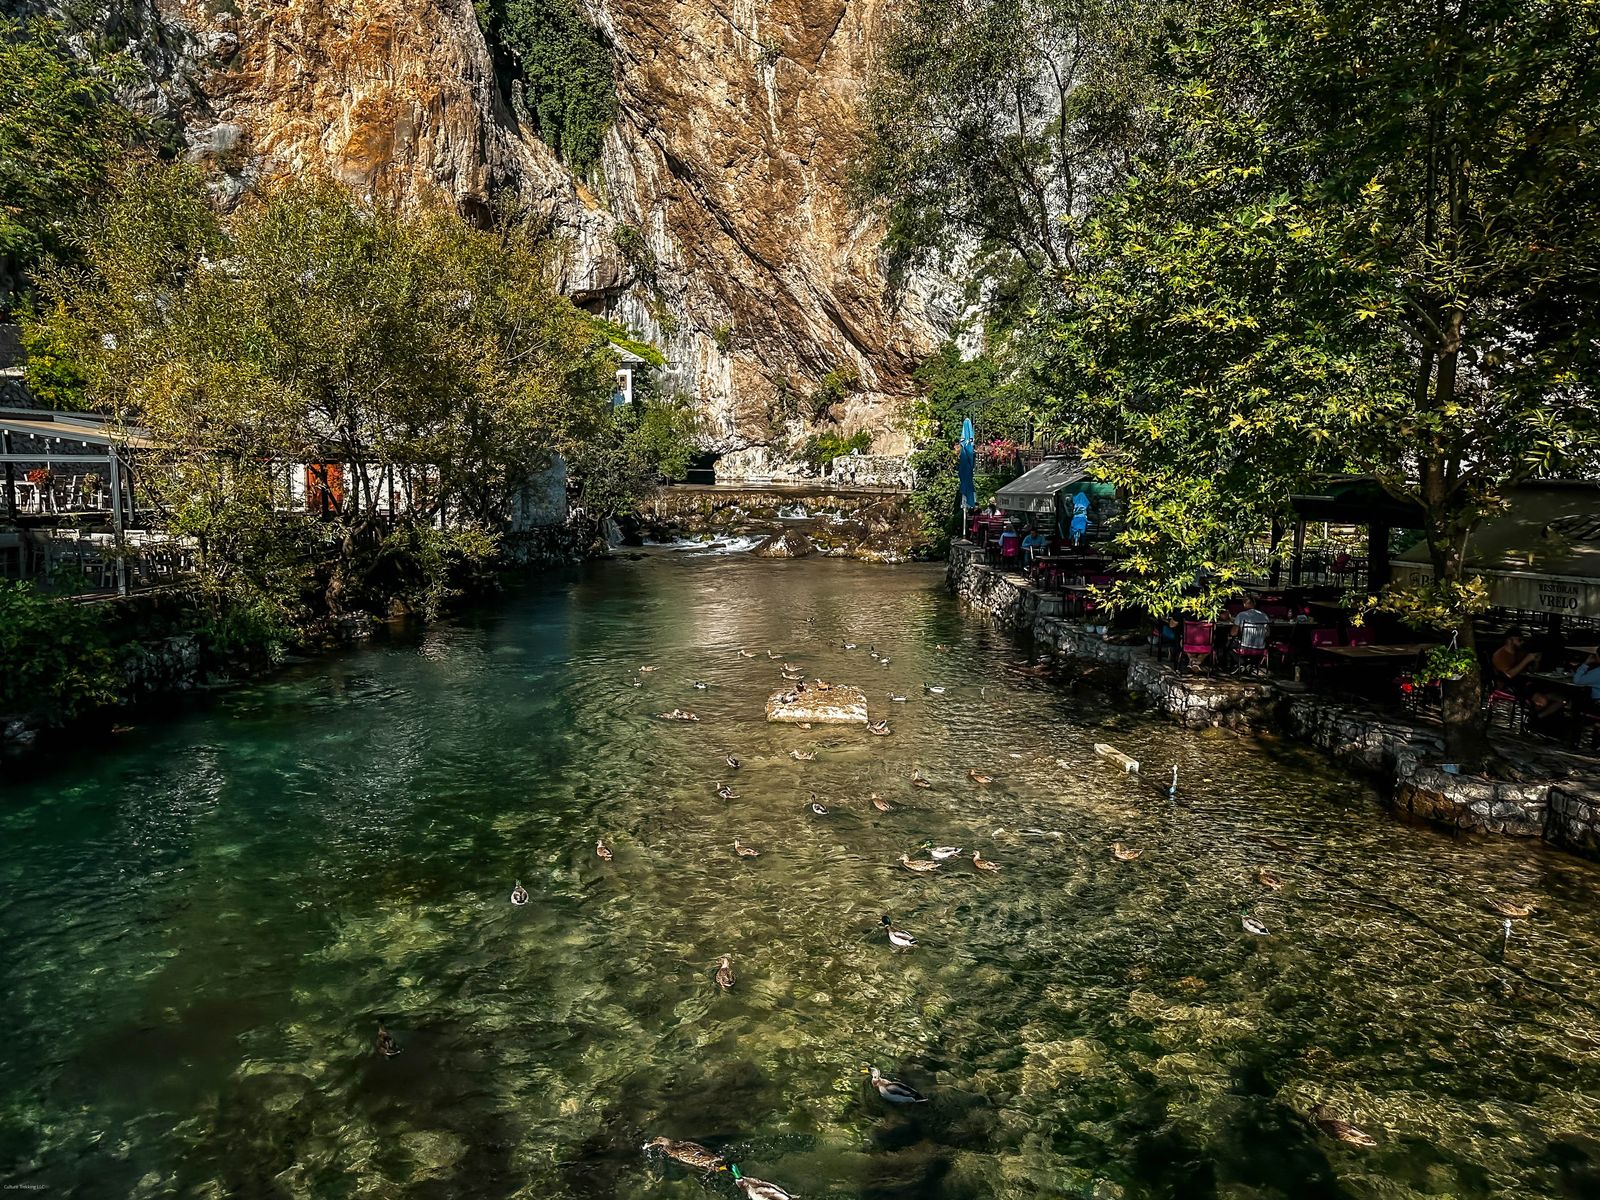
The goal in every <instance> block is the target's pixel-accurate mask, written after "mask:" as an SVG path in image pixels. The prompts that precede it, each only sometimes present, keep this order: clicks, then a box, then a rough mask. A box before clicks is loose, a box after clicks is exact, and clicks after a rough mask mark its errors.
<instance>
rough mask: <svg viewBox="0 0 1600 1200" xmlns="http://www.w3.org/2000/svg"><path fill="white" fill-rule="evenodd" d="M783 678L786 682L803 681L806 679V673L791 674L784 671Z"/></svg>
mask: <svg viewBox="0 0 1600 1200" xmlns="http://www.w3.org/2000/svg"><path fill="white" fill-rule="evenodd" d="M783 678H784V682H785V683H803V682H804V681H805V676H804V675H790V674H789V673H788V672H787V671H786V672H784V676H783Z"/></svg>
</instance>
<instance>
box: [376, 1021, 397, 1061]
mask: <svg viewBox="0 0 1600 1200" xmlns="http://www.w3.org/2000/svg"><path fill="white" fill-rule="evenodd" d="M372 1044H373V1045H374V1046H376V1047H377V1048H378V1053H379V1054H381V1055H383V1056H384V1057H385V1058H393V1057H394V1056H395V1055H396V1054H399V1053H400V1043H399V1042H397V1041H395V1040H394V1035H393V1034H392V1033H390V1032H389V1031H388V1030H387V1029H385V1028H384V1027H383V1022H382V1021H379V1022H378V1036H377V1037H376V1038H374V1039H373V1042H372Z"/></svg>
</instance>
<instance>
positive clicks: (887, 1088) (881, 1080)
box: [867, 1067, 928, 1104]
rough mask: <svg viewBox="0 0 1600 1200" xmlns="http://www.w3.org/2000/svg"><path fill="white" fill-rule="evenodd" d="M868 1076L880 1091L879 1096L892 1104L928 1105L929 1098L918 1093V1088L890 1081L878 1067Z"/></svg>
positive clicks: (872, 1069)
mask: <svg viewBox="0 0 1600 1200" xmlns="http://www.w3.org/2000/svg"><path fill="white" fill-rule="evenodd" d="M867 1074H868V1077H869V1078H870V1079H871V1080H872V1086H873V1087H875V1088H877V1089H878V1095H880V1096H882V1097H883V1098H884V1099H885V1100H887V1101H888V1102H889V1103H890V1104H926V1103H927V1102H928V1098H927V1097H926V1096H924V1095H923V1094H922V1093H921V1092H919V1091H917V1089H916V1088H914V1087H912V1086H911V1085H910V1084H908V1083H901V1082H900V1081H899V1080H898V1079H890V1078H889V1077H888V1076H887V1075H885V1074H884V1073H883V1072H882V1071H880V1070H878V1068H877V1067H873V1068H871V1070H869V1071H868V1072H867Z"/></svg>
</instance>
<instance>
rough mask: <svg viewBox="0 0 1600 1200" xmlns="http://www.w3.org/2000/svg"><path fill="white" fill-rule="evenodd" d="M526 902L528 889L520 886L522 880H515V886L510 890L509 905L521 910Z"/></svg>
mask: <svg viewBox="0 0 1600 1200" xmlns="http://www.w3.org/2000/svg"><path fill="white" fill-rule="evenodd" d="M527 902H528V889H527V888H525V887H523V886H522V880H520V879H519V880H517V886H516V887H514V888H512V889H511V903H513V904H515V905H516V906H517V907H518V908H521V907H522V906H523V905H524V904H526V903H527Z"/></svg>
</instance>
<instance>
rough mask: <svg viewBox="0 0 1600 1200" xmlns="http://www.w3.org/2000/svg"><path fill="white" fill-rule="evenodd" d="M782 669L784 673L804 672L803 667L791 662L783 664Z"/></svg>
mask: <svg viewBox="0 0 1600 1200" xmlns="http://www.w3.org/2000/svg"><path fill="white" fill-rule="evenodd" d="M783 669H784V670H785V671H804V670H805V668H804V667H802V666H800V665H798V664H797V663H792V662H786V663H784V664H783Z"/></svg>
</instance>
